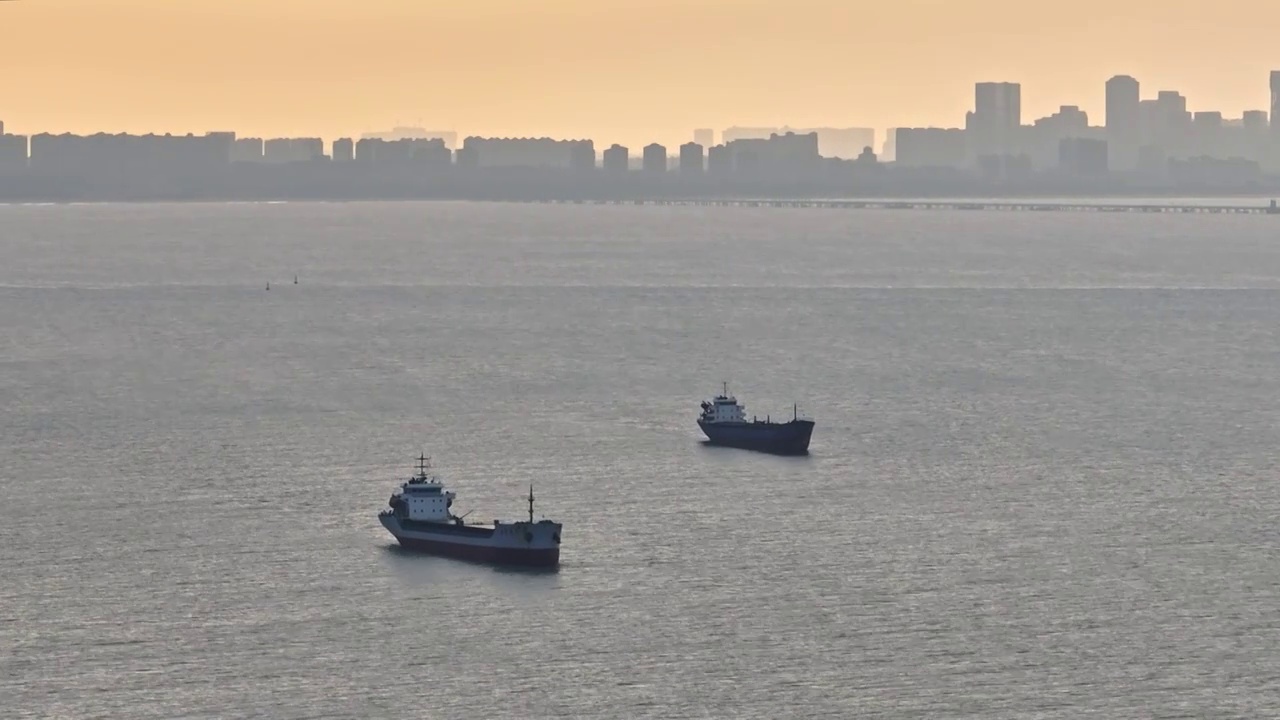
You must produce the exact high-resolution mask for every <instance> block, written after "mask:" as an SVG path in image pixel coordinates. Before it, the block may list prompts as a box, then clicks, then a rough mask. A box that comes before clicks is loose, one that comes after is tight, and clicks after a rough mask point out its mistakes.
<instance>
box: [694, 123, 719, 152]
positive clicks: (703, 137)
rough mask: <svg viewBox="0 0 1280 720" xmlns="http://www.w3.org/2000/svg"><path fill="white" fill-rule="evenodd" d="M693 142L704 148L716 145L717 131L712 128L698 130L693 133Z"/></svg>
mask: <svg viewBox="0 0 1280 720" xmlns="http://www.w3.org/2000/svg"><path fill="white" fill-rule="evenodd" d="M693 141H694V142H696V143H698V144H699V145H701V146H702V147H704V148H709V147H711V146H712V145H715V144H716V131H715V130H712V129H711V128H698V129H697V130H694V131H693Z"/></svg>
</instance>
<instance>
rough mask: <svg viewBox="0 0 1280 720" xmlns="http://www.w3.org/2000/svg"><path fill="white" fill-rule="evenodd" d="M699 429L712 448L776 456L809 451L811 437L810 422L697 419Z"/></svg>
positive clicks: (802, 453)
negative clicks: (713, 446) (740, 421)
mask: <svg viewBox="0 0 1280 720" xmlns="http://www.w3.org/2000/svg"><path fill="white" fill-rule="evenodd" d="M698 427H700V428H702V432H703V433H704V434H706V436H707V439H708V440H710V441H711V444H712V445H723V446H725V447H733V448H741V449H743V450H755V451H757V452H766V453H773V454H775V455H804V454H805V453H807V452H809V438H810V437H811V436H812V435H813V421H812V420H792V421H791V422H785V423H769V422H749V423H708V422H703V421H702V420H699V421H698Z"/></svg>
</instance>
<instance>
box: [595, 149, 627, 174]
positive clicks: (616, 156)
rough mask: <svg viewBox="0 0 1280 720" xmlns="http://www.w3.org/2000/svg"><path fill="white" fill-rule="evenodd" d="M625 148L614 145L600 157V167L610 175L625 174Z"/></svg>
mask: <svg viewBox="0 0 1280 720" xmlns="http://www.w3.org/2000/svg"><path fill="white" fill-rule="evenodd" d="M627 160H628V158H627V148H626V147H624V146H622V145H619V144H617V143H614V144H613V145H610V146H609V148H608V149H607V150H605V151H604V152H603V153H602V154H601V156H600V166H601V167H602V168H603V169H604V171H605V172H606V173H609V174H610V175H626V174H627Z"/></svg>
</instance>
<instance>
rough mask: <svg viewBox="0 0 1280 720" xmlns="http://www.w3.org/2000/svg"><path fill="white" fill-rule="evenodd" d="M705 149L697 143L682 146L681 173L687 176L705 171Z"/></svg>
mask: <svg viewBox="0 0 1280 720" xmlns="http://www.w3.org/2000/svg"><path fill="white" fill-rule="evenodd" d="M703 149H704V148H703V147H702V146H701V145H699V144H698V143H696V142H691V143H685V144H683V145H681V146H680V172H681V173H684V174H686V175H689V174H694V175H697V174H700V173H702V171H703Z"/></svg>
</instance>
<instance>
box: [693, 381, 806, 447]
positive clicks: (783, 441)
mask: <svg viewBox="0 0 1280 720" xmlns="http://www.w3.org/2000/svg"><path fill="white" fill-rule="evenodd" d="M698 427H700V428H702V432H703V433H704V434H705V435H706V436H707V440H708V441H709V442H710V444H712V445H723V446H725V447H734V448H741V449H743V450H755V451H758V452H766V453H773V454H775V455H805V454H807V453H808V452H809V439H810V437H812V435H813V421H812V420H809V419H807V418H802V417H800V411H799V407H798V406H795V405H793V406H792V416H791V419H790V420H788V421H787V422H781V423H777V422H773V421H771V420H770V419H769V418H768V417H767V416H766V417H765V419H764V420H760V419H759V418H754V417H753V418H752V419H750V420H747V408H746V406H745V405H740V404H738V400H737V398H735V397H733V396H732V395H730V394H729V385H728V384H727V383H726V384H725V386H724V392H723V393H721V394H720V395H717V396H716V397H714V398H712V399H711V400H707V401H704V402H703V403H702V415H700V416H698Z"/></svg>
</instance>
